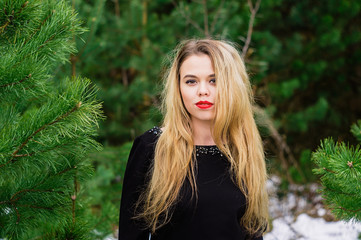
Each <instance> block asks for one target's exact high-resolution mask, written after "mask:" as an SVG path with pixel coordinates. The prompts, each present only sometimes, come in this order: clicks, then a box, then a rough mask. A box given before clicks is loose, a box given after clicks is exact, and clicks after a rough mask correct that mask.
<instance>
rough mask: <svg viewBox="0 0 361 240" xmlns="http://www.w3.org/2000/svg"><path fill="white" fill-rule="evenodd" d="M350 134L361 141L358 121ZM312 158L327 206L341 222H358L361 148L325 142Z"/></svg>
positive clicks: (360, 198) (360, 193)
mask: <svg viewBox="0 0 361 240" xmlns="http://www.w3.org/2000/svg"><path fill="white" fill-rule="evenodd" d="M351 132H352V133H353V135H354V136H355V137H356V139H357V140H358V141H360V142H361V120H359V121H358V122H357V124H354V125H352V127H351ZM312 158H313V160H314V162H315V163H316V164H317V165H318V168H316V169H314V170H313V171H314V173H316V174H319V175H321V184H322V186H323V187H322V190H321V192H322V195H323V198H324V199H325V203H326V205H327V206H328V207H329V208H330V209H331V210H332V212H333V213H334V214H335V215H336V217H338V218H340V219H344V220H358V221H361V207H360V206H361V149H360V145H357V146H356V147H354V146H348V145H346V144H345V143H344V142H340V143H335V142H334V141H333V140H332V139H331V138H329V139H325V140H323V141H322V142H321V145H320V147H319V148H318V150H317V151H316V152H314V153H313V155H312Z"/></svg>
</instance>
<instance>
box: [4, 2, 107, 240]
mask: <svg viewBox="0 0 361 240" xmlns="http://www.w3.org/2000/svg"><path fill="white" fill-rule="evenodd" d="M83 31H84V29H83V28H82V27H81V22H80V21H79V19H78V18H77V16H76V13H75V12H74V11H73V10H72V8H71V6H69V4H68V3H67V1H59V0H46V1H43V0H32V1H26V0H1V1H0V238H6V239H89V238H90V235H89V234H90V229H91V226H90V224H89V223H88V222H87V219H86V217H85V214H86V211H85V210H86V209H85V208H84V206H86V203H84V202H79V198H78V195H79V194H80V193H81V191H83V189H82V188H80V184H81V183H82V182H83V181H84V180H85V179H87V178H88V177H89V175H90V174H91V172H92V167H91V164H90V163H89V162H88V161H85V160H84V159H85V158H84V157H85V156H86V154H87V153H88V152H89V151H90V150H99V149H100V145H99V144H98V143H97V142H96V141H95V140H94V139H93V138H92V137H93V136H95V135H96V133H97V122H98V120H100V119H102V118H103V116H102V113H101V104H100V103H99V102H98V101H97V100H96V97H95V95H96V89H95V88H94V87H92V86H91V83H90V81H89V80H88V79H84V78H72V79H63V80H55V79H53V77H52V75H53V72H54V67H56V66H57V65H59V64H60V63H64V62H67V61H68V58H69V56H70V54H72V53H75V47H74V40H73V39H74V36H75V35H78V34H80V33H82V32H83Z"/></svg>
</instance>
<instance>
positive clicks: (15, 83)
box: [0, 73, 32, 88]
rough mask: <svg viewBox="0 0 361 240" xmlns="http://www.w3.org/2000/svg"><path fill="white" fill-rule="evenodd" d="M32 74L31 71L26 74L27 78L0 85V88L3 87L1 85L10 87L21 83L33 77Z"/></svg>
mask: <svg viewBox="0 0 361 240" xmlns="http://www.w3.org/2000/svg"><path fill="white" fill-rule="evenodd" d="M31 76H32V75H31V73H30V74H29V75H28V76H26V77H25V78H23V79H21V80H20V81H18V82H14V83H8V84H4V85H0V88H1V87H9V86H14V85H17V84H20V83H22V82H24V81H25V80H27V79H29V78H31Z"/></svg>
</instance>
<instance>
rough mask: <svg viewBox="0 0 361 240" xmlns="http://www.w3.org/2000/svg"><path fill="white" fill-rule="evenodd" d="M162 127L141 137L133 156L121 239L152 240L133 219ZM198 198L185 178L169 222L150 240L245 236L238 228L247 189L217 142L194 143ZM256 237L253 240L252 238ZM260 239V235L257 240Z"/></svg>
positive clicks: (122, 208)
mask: <svg viewBox="0 0 361 240" xmlns="http://www.w3.org/2000/svg"><path fill="white" fill-rule="evenodd" d="M159 134H161V130H160V129H159V128H158V127H154V128H153V129H151V130H149V131H147V132H146V133H144V134H143V135H141V136H139V137H137V138H136V139H135V141H134V143H133V147H132V149H131V152H130V154H129V159H128V163H127V168H126V171H125V176H124V183H123V193H122V200H121V206H120V219H119V240H149V239H150V234H149V230H147V229H146V228H145V224H144V223H142V222H141V221H140V220H134V218H133V217H134V212H135V208H134V207H135V204H136V202H137V200H138V198H139V195H140V193H141V192H142V191H144V189H145V187H146V184H147V180H149V178H147V174H148V172H149V169H150V165H151V162H152V161H153V157H154V149H155V144H156V141H157V139H158V135H159ZM196 155H197V156H196V161H197V168H196V184H197V194H198V196H197V197H193V198H192V197H191V196H192V194H191V187H190V184H189V182H188V181H185V183H184V185H183V187H182V189H181V191H180V196H179V200H178V201H177V203H176V206H175V208H174V213H173V215H172V218H171V221H170V222H169V223H168V224H166V225H165V226H163V227H162V228H160V229H159V230H157V232H156V233H155V234H152V235H151V239H152V240H203V239H204V240H245V239H250V237H249V236H248V235H247V232H246V230H245V229H243V228H242V227H241V226H240V219H241V217H242V216H243V214H244V213H245V210H246V200H245V196H244V195H243V193H242V192H241V191H240V190H239V188H238V187H237V186H236V185H235V184H234V183H233V181H232V180H231V177H230V174H229V163H228V161H227V160H226V158H225V157H224V156H222V154H221V152H220V151H219V150H218V148H217V147H216V146H196ZM251 239H252V238H251ZM253 239H254V240H256V239H257V240H262V239H263V238H262V237H258V238H253Z"/></svg>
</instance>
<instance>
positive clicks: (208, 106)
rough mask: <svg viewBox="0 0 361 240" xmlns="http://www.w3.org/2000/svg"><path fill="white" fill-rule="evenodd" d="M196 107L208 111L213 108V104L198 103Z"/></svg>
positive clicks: (206, 102)
mask: <svg viewBox="0 0 361 240" xmlns="http://www.w3.org/2000/svg"><path fill="white" fill-rule="evenodd" d="M196 106H197V107H199V108H200V109H207V108H210V107H212V106H213V103H210V102H208V101H199V102H197V103H196Z"/></svg>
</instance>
